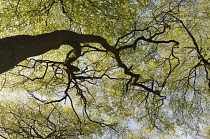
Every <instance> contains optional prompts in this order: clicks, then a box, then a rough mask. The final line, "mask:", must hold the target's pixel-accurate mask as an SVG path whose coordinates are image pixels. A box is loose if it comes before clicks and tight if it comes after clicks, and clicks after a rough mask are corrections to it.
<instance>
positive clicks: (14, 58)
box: [0, 30, 114, 74]
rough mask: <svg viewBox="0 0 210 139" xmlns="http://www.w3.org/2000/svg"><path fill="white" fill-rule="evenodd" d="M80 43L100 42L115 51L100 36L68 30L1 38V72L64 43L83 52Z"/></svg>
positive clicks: (108, 49)
mask: <svg viewBox="0 0 210 139" xmlns="http://www.w3.org/2000/svg"><path fill="white" fill-rule="evenodd" d="M79 43H100V44H101V45H102V46H103V47H104V48H105V49H106V50H107V51H112V52H113V51H114V48H112V47H110V45H109V44H108V43H107V41H106V40H105V39H104V38H102V37H100V36H96V35H83V34H77V33H75V32H72V31H68V30H60V31H54V32H51V33H46V34H41V35H36V36H30V35H18V36H12V37H7V38H3V39H0V63H1V68H0V74H1V73H3V72H5V71H8V70H10V69H12V68H13V67H14V66H15V65H17V64H18V63H19V62H21V61H23V60H25V59H26V58H28V57H32V56H37V55H41V54H43V53H46V52H48V51H50V50H52V49H58V48H59V47H60V46H61V45H63V44H67V45H70V46H72V47H73V48H74V49H75V50H77V53H81V48H78V47H76V46H78V45H75V44H79ZM77 55H79V54H77Z"/></svg>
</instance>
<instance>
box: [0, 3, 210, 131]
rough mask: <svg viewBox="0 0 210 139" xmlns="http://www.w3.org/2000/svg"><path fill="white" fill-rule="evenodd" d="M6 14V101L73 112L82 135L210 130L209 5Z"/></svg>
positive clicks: (19, 9) (47, 7)
mask: <svg viewBox="0 0 210 139" xmlns="http://www.w3.org/2000/svg"><path fill="white" fill-rule="evenodd" d="M0 4H1V5H0V8H1V13H0V18H1V21H2V23H1V25H0V29H1V36H2V39H0V62H1V67H0V73H1V92H2V93H14V94H16V95H18V94H21V93H27V94H28V96H29V97H32V98H33V99H35V100H36V101H37V103H42V105H44V107H46V106H48V105H50V106H51V105H52V104H57V103H61V104H63V102H65V104H66V105H69V107H71V109H72V113H73V115H74V117H76V118H77V120H78V121H79V124H80V125H81V126H80V130H81V134H82V130H83V128H82V126H84V125H85V123H86V121H89V122H88V124H90V123H93V125H92V126H93V127H94V126H95V127H97V128H98V129H100V128H99V127H98V125H100V126H102V127H108V128H110V129H112V130H117V129H119V130H120V128H123V125H124V128H128V127H127V126H126V125H125V123H126V122H128V121H130V120H131V119H132V120H134V121H135V122H136V123H138V124H139V125H144V128H145V129H148V128H150V129H153V130H154V131H156V130H158V131H162V132H164V133H168V134H172V133H173V132H175V131H177V128H178V127H179V129H181V130H183V131H184V132H186V133H195V132H196V133H199V132H201V131H200V130H202V127H203V126H206V121H207V120H208V119H209V116H208V114H209V108H210V107H209V92H210V75H209V72H210V54H209V53H210V47H209V43H210V42H209V40H210V39H209V13H210V11H209V2H208V0H201V1H188V0H165V1H158V0H155V1H147V0H145V1H138V0H126V1H124V0H120V1H118V0H69V1H68V0H37V1H33V0H7V1H5V0H3V1H1V3H0ZM26 111H28V110H26ZM60 111H63V110H62V109H61V110H60ZM14 113H15V112H14ZM25 113H26V115H27V112H25ZM18 118H20V117H18ZM2 125H3V124H2ZM19 126H21V125H19ZM24 126H25V125H24ZM2 129H5V128H2ZM93 129H95V128H93ZM21 132H22V131H21ZM75 132H76V131H75ZM16 133H17V132H16Z"/></svg>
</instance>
